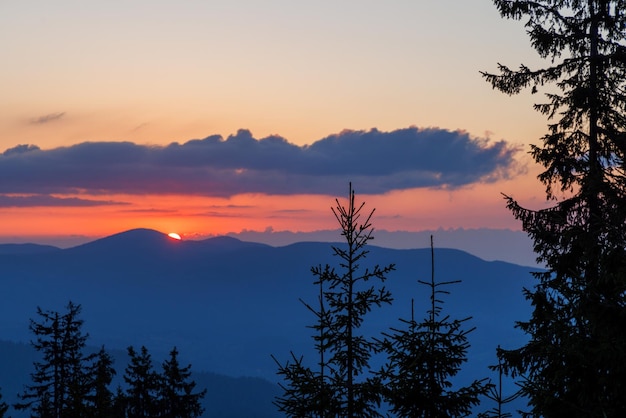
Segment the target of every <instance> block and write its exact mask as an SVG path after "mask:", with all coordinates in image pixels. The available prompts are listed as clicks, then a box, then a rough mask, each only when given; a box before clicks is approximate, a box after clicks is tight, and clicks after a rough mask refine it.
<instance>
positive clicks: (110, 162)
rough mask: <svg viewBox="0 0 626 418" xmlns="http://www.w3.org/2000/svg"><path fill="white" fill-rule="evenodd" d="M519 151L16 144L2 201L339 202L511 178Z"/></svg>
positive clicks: (459, 146)
mask: <svg viewBox="0 0 626 418" xmlns="http://www.w3.org/2000/svg"><path fill="white" fill-rule="evenodd" d="M517 151H518V149H517V148H515V147H512V146H510V145H508V144H507V143H506V142H504V141H498V142H487V141H486V140H482V139H476V138H473V137H471V136H469V135H468V134H467V133H464V132H459V131H448V130H442V129H417V128H407V129H401V130H396V131H392V132H381V131H378V130H376V129H372V130H370V131H344V132H341V133H339V134H336V135H331V136H328V137H326V138H323V139H321V140H319V141H317V142H315V143H313V144H311V145H306V146H297V145H294V144H291V143H289V142H287V140H285V139H284V138H281V137H278V136H270V137H267V138H263V139H255V138H254V137H253V136H252V135H251V134H250V132H249V131H246V130H240V131H239V132H238V133H237V134H236V135H232V136H229V137H228V138H226V139H224V138H222V137H221V136H210V137H207V138H205V139H198V140H191V141H188V142H186V143H184V144H179V143H172V144H170V145H167V146H163V147H161V146H147V145H138V144H134V143H131V142H88V143H81V144H76V145H73V146H70V147H61V148H55V149H51V150H41V149H39V148H38V147H36V146H26V145H19V146H17V147H15V148H12V149H8V150H6V151H5V152H4V153H3V154H2V155H0V178H1V179H3V180H2V181H1V182H0V193H5V194H6V193H30V194H52V193H90V194H98V193H103V194H105V193H128V194H173V193H175V194H194V195H206V196H232V195H236V194H241V193H265V194H296V193H298V194H327V195H337V194H339V193H342V192H343V191H344V188H345V184H346V183H347V182H348V181H352V182H353V183H354V184H355V185H356V186H357V188H358V191H359V193H365V194H376V193H385V192H388V191H392V190H402V189H410V188H418V187H452V188H454V187H460V186H463V185H467V184H471V183H476V182H486V181H495V180H497V179H500V178H504V177H509V176H512V175H515V174H516V170H517V168H516V164H515V160H514V156H515V154H516V152H517Z"/></svg>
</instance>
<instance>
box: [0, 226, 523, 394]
mask: <svg viewBox="0 0 626 418" xmlns="http://www.w3.org/2000/svg"><path fill="white" fill-rule="evenodd" d="M343 245H344V244H341V243H336V242H335V243H324V242H299V243H294V244H290V245H286V246H282V247H272V246H269V245H266V244H258V243H250V242H245V241H240V240H237V239H235V238H232V237H224V238H221V237H218V238H209V239H207V240H203V241H185V240H182V241H177V240H173V239H171V238H169V237H167V235H165V234H163V233H160V232H158V231H154V230H130V231H125V232H123V233H120V234H115V235H113V236H111V237H106V238H103V239H102V240H97V241H95V242H93V243H88V244H84V245H82V246H78V247H73V248H68V249H62V250H58V251H51V252H43V253H31V254H21V255H19V256H17V255H11V254H1V253H0V262H1V263H2V265H3V270H2V273H0V289H2V291H1V292H0V329H2V330H3V333H4V335H2V336H0V337H1V338H3V339H9V340H11V341H29V340H30V339H31V338H32V336H31V335H29V332H28V320H29V318H33V317H34V315H35V312H36V308H37V307H38V306H39V307H41V308H42V309H44V310H58V311H62V310H63V308H64V306H65V304H66V303H67V302H68V301H69V300H72V301H73V302H75V303H79V304H81V305H82V306H83V315H82V316H83V319H84V321H85V331H86V332H88V333H89V334H90V335H91V338H90V340H91V344H93V345H95V346H99V345H102V344H104V345H105V346H106V347H109V348H113V349H124V348H125V347H127V346H128V345H134V346H141V345H145V346H146V347H148V348H149V349H150V351H151V352H152V353H154V355H155V356H163V355H165V354H166V353H167V352H168V351H169V350H170V349H171V348H172V347H173V346H176V347H178V349H179V351H180V353H181V355H184V356H185V357H186V358H188V359H189V360H190V361H191V363H192V365H193V367H194V370H197V371H209V372H212V373H218V374H223V375H226V376H231V377H241V376H249V377H255V378H263V379H265V380H268V381H271V382H276V381H277V379H278V378H277V376H276V365H275V363H274V362H273V360H272V359H271V355H275V356H276V358H277V359H279V360H285V359H287V358H289V355H290V354H289V353H290V352H291V351H293V352H294V353H296V354H298V355H304V356H305V360H306V361H313V362H314V359H315V353H314V350H313V348H312V347H313V341H312V340H311V339H310V335H311V330H310V329H309V328H307V326H309V325H311V324H312V323H313V322H314V317H313V315H312V314H311V313H310V312H309V311H308V310H307V309H306V308H305V307H304V306H303V305H302V303H301V302H300V299H302V300H304V301H306V302H314V301H316V300H317V294H318V288H317V287H316V286H314V285H313V281H314V277H313V276H312V274H311V271H310V270H311V267H312V266H317V265H325V264H329V265H330V266H331V267H334V268H339V267H338V262H339V260H338V257H336V256H334V255H333V250H332V247H333V246H339V247H341V246H343ZM368 250H369V253H368V254H367V257H366V258H365V259H363V260H361V264H362V267H369V266H372V265H375V264H379V265H386V264H389V263H394V264H395V265H396V270H395V271H394V272H392V273H391V274H390V275H389V279H388V280H387V281H386V286H387V287H388V289H389V290H390V291H391V292H392V294H393V296H394V298H395V300H394V304H393V305H392V306H385V307H384V308H381V309H377V310H376V311H375V312H373V313H371V314H368V316H367V318H366V325H365V326H364V327H363V328H362V329H361V331H362V332H364V333H367V334H371V335H380V333H381V332H382V331H385V330H387V329H389V327H390V326H398V325H399V322H398V319H399V318H408V317H409V315H410V309H411V303H412V302H411V300H412V299H414V300H415V312H416V317H418V318H420V317H422V315H423V314H425V312H426V309H427V306H428V303H429V299H428V298H429V296H428V294H427V292H426V291H425V289H424V288H423V286H420V285H419V284H418V283H417V281H418V280H429V279H430V274H431V265H430V260H431V252H430V249H429V248H420V249H408V250H397V249H389V248H384V247H377V246H369V247H368ZM533 270H534V269H531V268H528V267H523V266H518V265H515V264H512V263H507V262H501V261H489V262H487V261H484V260H482V259H480V258H478V257H476V256H474V255H471V254H469V253H466V252H464V251H461V250H456V249H444V248H435V274H436V279H437V280H439V281H448V280H459V279H460V280H462V282H461V283H460V284H459V285H454V286H450V287H449V288H448V289H447V290H449V291H450V294H449V295H445V296H444V297H443V300H444V302H445V304H444V312H446V313H447V314H450V315H451V317H453V318H454V317H457V318H465V317H467V316H472V317H473V318H472V319H471V320H470V321H469V323H468V327H473V326H476V330H475V331H474V332H472V334H471V335H470V344H472V347H471V348H470V356H471V361H470V362H469V364H468V371H467V373H466V374H465V376H466V377H467V375H474V376H476V374H478V375H479V376H481V377H482V376H488V375H489V373H490V372H489V371H488V370H487V366H488V365H490V364H494V363H495V362H496V361H497V360H496V358H495V348H496V347H497V345H501V346H502V347H505V348H506V347H511V346H515V345H518V344H519V343H520V342H523V341H524V338H525V337H524V336H523V335H521V333H519V332H517V331H515V330H514V329H513V326H514V322H515V321H516V320H523V319H525V318H527V317H528V315H529V313H530V308H529V305H528V303H527V302H526V301H525V299H524V297H523V295H522V288H523V287H529V286H531V285H532V277H531V276H530V274H529V273H530V272H531V271H533ZM463 378H465V377H463V376H460V379H463Z"/></svg>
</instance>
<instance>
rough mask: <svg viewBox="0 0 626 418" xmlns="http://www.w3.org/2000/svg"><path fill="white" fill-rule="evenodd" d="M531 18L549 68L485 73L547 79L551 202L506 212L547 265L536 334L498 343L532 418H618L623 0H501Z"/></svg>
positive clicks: (624, 268) (625, 311)
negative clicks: (516, 343)
mask: <svg viewBox="0 0 626 418" xmlns="http://www.w3.org/2000/svg"><path fill="white" fill-rule="evenodd" d="M494 4H495V5H496V7H497V8H498V10H499V12H500V14H501V15H502V16H503V17H505V18H510V19H516V20H519V19H524V20H525V22H526V28H527V31H528V34H529V36H530V41H531V44H532V46H533V47H534V48H535V49H536V50H537V52H538V53H539V55H540V56H541V57H542V58H545V59H547V64H546V67H545V68H540V69H530V68H528V67H526V66H524V65H522V66H521V67H520V68H519V69H518V70H511V69H509V68H508V67H506V66H504V65H500V66H499V68H500V73H499V74H488V73H483V75H484V77H485V78H486V80H487V81H488V82H489V83H491V85H492V86H493V87H494V88H496V89H498V90H501V91H503V92H504V93H507V94H516V93H518V92H520V91H521V90H522V89H524V88H527V87H530V88H531V89H532V92H533V93H535V92H537V91H539V90H540V89H542V88H543V87H544V86H545V85H551V86H550V89H549V90H547V92H546V103H540V104H537V105H535V108H536V109H537V110H538V111H539V112H541V113H543V114H544V115H546V116H547V118H548V119H549V120H550V124H549V125H548V133H547V134H546V135H545V136H544V137H543V138H542V140H543V145H542V146H532V148H531V153H532V155H533V157H534V159H535V160H536V161H537V162H538V163H539V164H541V165H542V166H543V167H544V168H545V170H544V171H543V172H542V173H541V174H540V175H539V179H540V180H541V181H542V182H543V184H544V185H545V187H546V194H547V197H548V199H552V200H554V201H555V204H554V205H553V206H552V207H550V208H549V209H542V210H530V209H525V208H523V207H522V206H521V205H520V204H518V202H517V201H515V200H514V199H513V198H511V197H507V202H508V207H509V208H510V209H511V210H512V212H513V214H514V216H515V217H516V218H517V219H519V220H521V222H522V225H523V228H524V230H525V231H527V232H528V233H529V235H530V236H531V237H532V238H533V240H534V248H535V251H536V252H537V254H538V261H539V262H541V263H543V264H544V265H545V266H546V267H547V271H546V272H542V273H537V274H536V277H537V279H538V283H537V284H536V285H535V287H534V288H533V289H530V290H528V289H527V290H525V295H526V297H527V298H528V299H529V300H530V302H531V304H532V306H533V308H534V311H533V313H532V316H531V318H530V319H529V320H528V321H523V322H519V323H518V324H517V326H518V327H519V328H520V329H522V330H523V331H524V332H526V333H527V334H528V336H529V341H528V343H527V344H525V345H524V346H522V347H520V348H517V349H508V350H501V351H500V356H501V358H502V361H503V367H504V368H505V370H507V371H508V372H511V373H520V374H522V382H521V391H522V393H523V395H525V396H526V397H528V399H529V405H530V407H531V410H530V413H531V414H532V415H533V416H545V417H553V416H559V417H561V416H577V417H601V416H608V417H610V416H621V415H623V414H624V412H625V411H626V397H625V396H624V393H626V332H624V330H625V329H626V297H625V296H626V254H625V249H626V194H625V191H626V188H625V186H626V177H625V173H624V169H625V168H626V165H625V160H624V156H625V153H626V45H625V42H624V39H625V38H626V1H624V0H559V1H556V0H532V1H531V0H494Z"/></svg>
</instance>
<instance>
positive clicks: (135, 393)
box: [123, 346, 160, 418]
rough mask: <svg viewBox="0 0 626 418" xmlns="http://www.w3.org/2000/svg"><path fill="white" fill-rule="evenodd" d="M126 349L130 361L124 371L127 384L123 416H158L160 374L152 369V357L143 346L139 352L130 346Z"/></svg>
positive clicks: (129, 417) (133, 417) (137, 417)
mask: <svg viewBox="0 0 626 418" xmlns="http://www.w3.org/2000/svg"><path fill="white" fill-rule="evenodd" d="M127 351H128V356H129V357H130V363H129V364H128V366H127V367H126V370H125V373H124V382H126V385H127V389H126V393H125V395H124V398H123V400H124V409H125V417H126V418H153V417H158V416H159V415H158V414H159V398H158V395H159V393H158V392H159V383H160V376H159V374H158V373H156V372H155V371H154V368H153V365H152V357H151V356H150V353H149V352H148V349H147V348H146V347H144V346H142V347H141V349H140V352H139V353H137V351H136V350H135V349H134V348H133V347H132V346H131V347H128V349H127Z"/></svg>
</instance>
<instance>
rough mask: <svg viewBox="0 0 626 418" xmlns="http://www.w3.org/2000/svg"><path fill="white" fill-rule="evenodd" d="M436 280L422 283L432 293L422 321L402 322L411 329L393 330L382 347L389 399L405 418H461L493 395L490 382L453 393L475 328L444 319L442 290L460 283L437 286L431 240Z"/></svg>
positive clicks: (461, 322)
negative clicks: (482, 398)
mask: <svg viewBox="0 0 626 418" xmlns="http://www.w3.org/2000/svg"><path fill="white" fill-rule="evenodd" d="M430 246H431V247H430V248H431V263H432V265H431V271H432V274H431V279H430V281H428V282H426V281H422V280H418V282H419V283H421V284H423V285H425V286H427V287H428V288H429V291H430V309H429V310H428V315H427V317H426V318H425V319H424V320H423V321H422V322H417V321H416V320H415V319H414V313H413V306H411V319H410V320H403V319H400V321H401V322H402V323H403V324H404V325H405V326H406V327H405V328H391V332H388V333H385V334H384V335H385V339H384V340H383V341H382V342H381V344H382V346H383V347H384V351H385V352H386V354H387V358H388V362H387V364H386V365H385V366H384V367H383V369H382V370H381V372H380V376H381V377H382V379H383V387H384V391H383V393H384V395H385V400H386V401H387V402H388V403H389V404H390V405H391V411H392V412H393V413H395V414H397V416H400V417H423V418H435V417H458V416H466V415H469V414H470V413H471V412H472V407H473V406H475V405H478V404H479V403H480V401H479V396H480V395H483V394H485V393H486V392H487V390H488V388H489V385H486V384H485V383H484V380H486V379H484V380H475V381H474V382H472V383H471V384H470V385H469V386H465V387H460V388H453V382H452V379H453V378H454V377H455V376H456V375H457V373H458V372H459V371H460V370H461V366H462V364H463V363H465V362H466V361H467V350H468V348H469V346H470V344H469V342H468V340H467V335H468V334H469V333H470V332H472V331H473V329H474V328H470V329H464V328H463V326H464V323H465V322H466V321H468V320H470V319H471V318H470V317H467V318H464V319H451V318H450V316H449V315H443V314H442V310H443V306H442V305H443V301H442V300H441V299H440V297H441V295H443V294H448V293H449V292H448V291H447V290H443V289H442V287H444V286H446V285H449V284H455V283H459V282H460V281H459V280H455V281H446V282H436V281H435V260H434V247H433V241H432V236H431V241H430Z"/></svg>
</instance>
